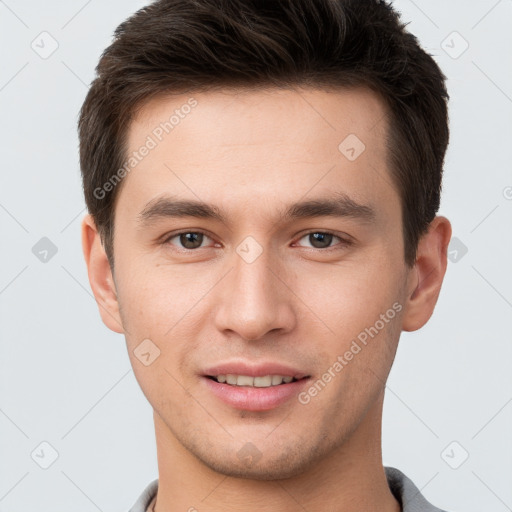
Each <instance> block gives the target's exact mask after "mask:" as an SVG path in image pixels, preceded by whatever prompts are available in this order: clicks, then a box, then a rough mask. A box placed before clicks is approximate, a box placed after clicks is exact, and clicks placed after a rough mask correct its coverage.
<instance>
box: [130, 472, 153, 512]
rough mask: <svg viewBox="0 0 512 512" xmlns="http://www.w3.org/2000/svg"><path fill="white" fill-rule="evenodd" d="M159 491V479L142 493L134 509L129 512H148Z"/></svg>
mask: <svg viewBox="0 0 512 512" xmlns="http://www.w3.org/2000/svg"><path fill="white" fill-rule="evenodd" d="M157 490H158V478H157V479H156V480H153V481H152V482H151V483H150V484H148V486H147V487H146V488H145V489H144V491H142V494H141V495H140V496H139V498H138V499H137V501H136V502H135V504H134V505H133V507H132V508H131V509H130V510H129V511H128V512H146V510H147V508H148V506H149V504H150V503H151V500H152V499H153V498H154V496H155V495H156V493H157Z"/></svg>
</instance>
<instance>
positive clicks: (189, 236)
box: [164, 231, 209, 250]
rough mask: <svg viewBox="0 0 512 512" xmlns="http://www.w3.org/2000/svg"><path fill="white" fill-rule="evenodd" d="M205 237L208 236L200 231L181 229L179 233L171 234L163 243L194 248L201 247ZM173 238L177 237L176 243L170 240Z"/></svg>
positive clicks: (183, 247)
mask: <svg viewBox="0 0 512 512" xmlns="http://www.w3.org/2000/svg"><path fill="white" fill-rule="evenodd" d="M205 238H206V239H208V238H209V237H208V236H207V235H206V234H205V233H202V232H201V231H182V232H181V233H175V234H174V235H171V236H170V237H168V238H167V239H166V240H165V241H164V243H165V244H171V245H174V246H176V247H177V248H178V249H188V250H194V249H199V248H201V246H202V245H203V242H204V241H205ZM174 239H177V240H178V243H173V242H171V240H174Z"/></svg>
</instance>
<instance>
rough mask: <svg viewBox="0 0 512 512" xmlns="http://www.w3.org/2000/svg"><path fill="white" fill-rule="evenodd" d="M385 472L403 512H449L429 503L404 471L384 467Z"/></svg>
mask: <svg viewBox="0 0 512 512" xmlns="http://www.w3.org/2000/svg"><path fill="white" fill-rule="evenodd" d="M384 470H385V472H386V477H387V480H388V485H389V488H390V489H391V492H392V493H393V495H394V496H395V498H396V499H397V500H398V501H399V502H400V504H401V506H402V512H447V511H446V510H442V509H440V508H437V507H436V506H434V505H432V503H430V502H429V501H427V500H426V498H425V497H424V496H423V494H421V491H420V490H419V489H418V487H416V485H415V484H414V483H413V481H412V480H411V479H410V478H409V477H408V476H407V475H405V474H404V473H402V471H400V470H399V469H397V468H393V467H390V466H384Z"/></svg>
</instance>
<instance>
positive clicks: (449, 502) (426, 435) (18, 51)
mask: <svg viewBox="0 0 512 512" xmlns="http://www.w3.org/2000/svg"><path fill="white" fill-rule="evenodd" d="M395 4H396V6H397V7H398V9H399V10H400V11H401V12H402V13H403V19H404V20H406V21H410V24H409V26H408V27H409V29H410V30H411V31H412V32H413V33H414V34H416V35H417V36H418V37H419V39H420V41H421V43H422V45H423V46H424V48H425V49H426V50H427V51H428V52H429V53H431V54H433V55H434V57H435V58H436V60H437V62H438V63H439V64H440V66H441V68H442V69H443V71H444V72H445V74H446V75H447V76H448V89H449V93H450V95H451V103H450V116H451V144H450V147H449V151H448V154H447V158H446V165H445V178H444V195H443V200H442V205H441V209H440V212H439V214H441V215H446V216H447V217H448V218H449V219H450V220H451V221H452V225H453V235H454V238H455V237H456V238H457V239H458V241H455V242H453V241H452V243H453V244H454V245H452V246H451V259H452V260H453V261H450V262H449V266H448V271H447V275H446V278H445V282H444V285H443V288H442V291H441V296H440V298H439V302H438V305H437V307H436V310H435V312H434V315H433V317H432V318H431V320H430V321H429V323H428V324H427V325H426V326H425V327H424V328H423V329H421V330H420V331H417V332H415V333H403V335H402V338H401V343H400V346H399V349H398V355H397V358H396V361H395V364H394V366H393V369H392V372H391V375H390V378H389V381H388V386H387V395H386V401H385V411H384V422H383V450H384V463H385V464H386V465H392V466H395V467H398V468H399V469H401V470H402V471H404V472H405V473H406V474H407V475H408V476H409V477H410V478H412V479H413V481H414V482H415V483H416V485H417V486H418V487H419V488H420V489H422V492H423V493H424V495H425V496H426V497H427V499H429V500H430V501H431V502H433V503H434V504H435V505H437V506H439V507H441V508H445V509H446V510H448V511H450V512H458V511H460V512H473V511H483V510H485V511H486V512H505V511H506V510H512V488H511V485H512V484H511V482H512V446H511V445H512V435H511V433H512V372H511V371H510V368H511V366H510V365H511V360H512V354H511V352H512V349H511V331H512V329H511V317H512V315H511V312H512V311H511V310H512V286H511V285H512V272H511V266H512V265H511V262H512V258H511V256H512V247H511V245H512V243H511V242H512V176H511V162H512V149H511V147H512V123H511V120H512V67H511V62H512V59H511V55H512V30H511V28H512V1H511V0H501V1H496V0H480V1H468V0H450V2H446V1H445V0H428V1H427V0H416V1H412V0H399V1H398V0H397V1H396V2H395ZM143 5H145V2H143V1H136V0H111V1H108V2H100V1H99V0H89V1H88V2H85V1H82V0H73V1H69V0H68V1H66V2H65V1H57V0H51V1H45V2H36V1H35V0H26V1H23V0H7V1H6V2H4V1H0V38H1V45H0V52H1V66H0V109H1V131H0V143H1V149H2V150H1V167H2V172H1V178H0V179H1V187H0V223H1V235H2V239H1V244H2V252H1V254H2V265H0V307H1V309H0V332H1V336H2V342H1V345H0V350H1V352H0V391H1V395H0V450H1V453H0V511H7V510H9V511H10V512H19V511H34V510H38V511H40V512H44V511H50V510H52V511H53V510H73V511H75V512H89V511H91V512H92V511H95V510H101V511H107V510H108V511H126V510H128V509H129V508H130V506H131V505H132V504H133V503H134V501H135V499H136V498H137V497H138V496H139V494H140V493H141V492H142V490H143V488H144V487H145V486H146V485H147V484H148V483H149V482H150V481H151V480H152V479H154V478H156V477H157V476H158V475H157V465H156V450H155V439H154V432H153V423H152V409H151V407H150V406H149V404H148V403H147V402H146V399H145V397H144V395H143V394H142V391H141V390H140V388H139V387H138V384H137V382H136V380H135V378H134V375H133V372H132V370H131V366H130V362H129V359H128V355H127V353H126V347H125V343H124V338H123V337H122V336H121V335H119V334H115V333H113V332H111V331H109V330H108V329H107V328H106V327H105V326H104V325H103V323H102V322H101V319H100V316H99V313H98V310H97V305H96V303H95V301H94V299H93V296H92V294H91V291H90V287H89V283H88V279H87V273H86V267H85V263H84V261H83V257H82V249H81V242H80V220H81V219H82V217H83V216H84V214H85V210H84V201H83V198H82V192H81V182H80V174H79V167H78V141H77V135H76V121H77V114H78V111H79V108H80V106H81V104H82V102H83V100H84V98H85V94H86V92H87V84H89V83H90V81H91V80H92V79H93V76H94V67H95V66H96V63H97V61H98V58H99V56H100V53H101V52H102V50H103V49H104V48H105V47H106V46H107V45H108V44H109V43H110V41H111V36H112V33H113V30H114V28H115V27H116V26H117V25H118V24H119V23H120V22H121V21H123V20H124V19H125V18H126V17H127V16H128V15H129V14H131V13H133V12H134V11H135V10H136V9H138V8H140V7H142V6H143ZM43 31H47V32H48V33H49V34H51V37H52V38H54V39H55V40H56V41H57V42H58V45H59V46H58V48H57V50H56V51H55V52H54V53H53V54H52V55H50V56H49V57H48V58H45V59H44V58H41V56H40V55H39V54H38V53H37V52H36V51H34V50H33V49H32V47H31V44H32V42H33V41H35V43H34V44H39V45H40V47H42V45H43V44H44V48H45V49H46V50H45V51H48V50H49V49H51V40H50V39H48V36H40V34H41V32H43ZM454 31H456V32H457V33H458V34H453V32H454ZM41 37H46V38H47V39H46V40H45V42H44V43H41V42H40V41H41ZM462 38H463V39H462ZM38 41H39V43H38ZM443 41H444V43H443ZM464 41H467V43H468V44H469V47H468V49H467V50H466V51H465V52H464V53H462V54H461V55H459V53H461V51H462V50H463V49H464V44H465V43H464ZM39 51H40V52H41V51H43V49H42V48H40V49H39ZM455 57H457V58H455ZM42 237H48V238H49V239H50V240H51V241H52V242H53V243H54V244H55V246H56V247H57V253H56V254H55V255H54V256H53V257H48V261H47V262H42V261H40V259H38V258H37V257H36V256H35V255H34V253H33V252H32V248H33V247H34V245H35V244H36V243H37V242H38V241H39V240H40V239H41V238H42ZM461 244H464V246H465V247H467V249H468V252H467V253H466V254H463V251H461V247H462V245H461ZM454 251H457V253H455V252H454ZM454 441H455V444H452V443H453V442H454ZM44 442H46V443H49V444H50V445H51V446H52V447H53V449H55V450H56V451H57V452H58V458H57V459H56V460H55V462H53V464H51V465H50V467H49V468H48V469H43V468H42V467H40V466H41V464H43V465H44V464H45V463H46V464H49V463H50V462H51V461H52V459H51V457H52V456H51V449H50V448H49V447H48V446H47V445H41V443H44ZM466 452H467V454H469V457H468V458H467V460H465V461H464V462H463V463H462V464H461V462H462V461H463V459H464V457H465V455H466ZM450 465H451V466H459V467H458V468H457V469H453V468H452V467H450Z"/></svg>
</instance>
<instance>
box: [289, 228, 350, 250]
mask: <svg viewBox="0 0 512 512" xmlns="http://www.w3.org/2000/svg"><path fill="white" fill-rule="evenodd" d="M303 238H307V240H308V241H309V242H310V243H311V244H312V245H311V246H310V247H313V248H314V249H333V248H336V246H337V245H339V246H340V248H341V247H345V246H348V245H350V244H351V243H352V242H351V241H350V240H345V239H343V238H341V237H339V236H337V235H335V234H334V233H330V232H328V231H310V232H309V233H306V234H305V235H303V236H302V237H301V238H300V239H299V240H302V239H303ZM333 239H338V240H340V241H341V243H338V244H336V245H334V246H331V242H332V241H333Z"/></svg>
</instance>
